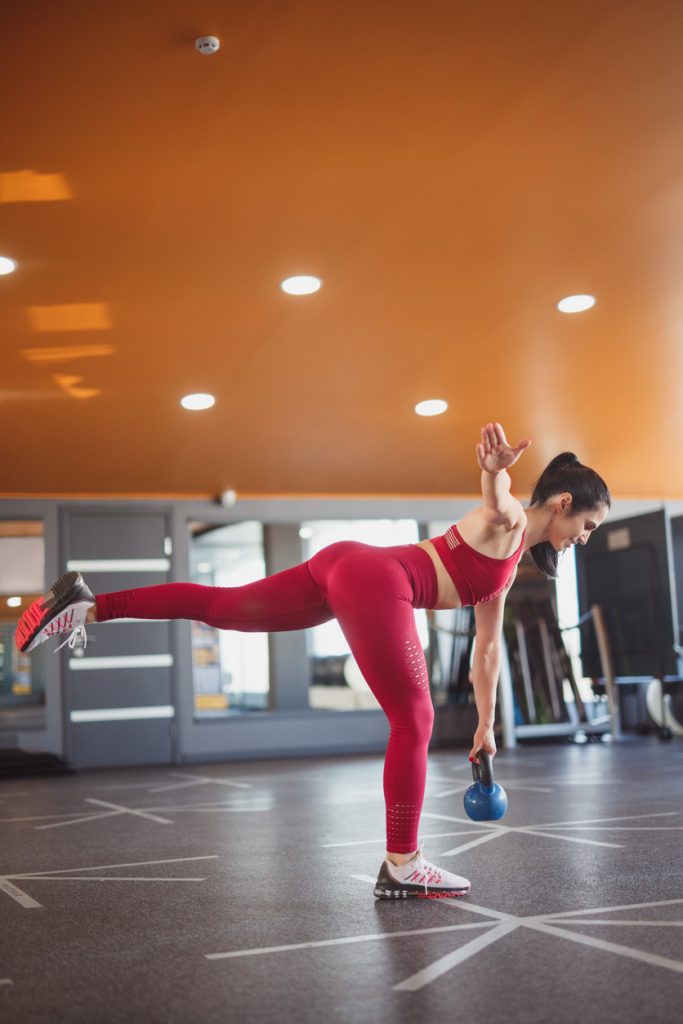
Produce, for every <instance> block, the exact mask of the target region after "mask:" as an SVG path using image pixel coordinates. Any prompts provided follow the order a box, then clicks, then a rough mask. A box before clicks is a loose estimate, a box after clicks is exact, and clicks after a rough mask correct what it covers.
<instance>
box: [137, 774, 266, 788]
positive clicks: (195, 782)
mask: <svg viewBox="0 0 683 1024" xmlns="http://www.w3.org/2000/svg"><path fill="white" fill-rule="evenodd" d="M169 776H170V778H172V779H186V780H189V781H186V782H172V783H168V784H164V785H162V786H155V787H154V788H153V789H150V790H149V792H150V793H164V792H167V791H168V790H171V789H182V788H183V787H184V786H205V785H208V784H212V785H215V786H234V787H235V788H236V789H253V788H254V787H253V785H252V783H250V782H234V781H233V780H232V779H212V778H211V776H210V775H188V774H186V773H185V772H169Z"/></svg>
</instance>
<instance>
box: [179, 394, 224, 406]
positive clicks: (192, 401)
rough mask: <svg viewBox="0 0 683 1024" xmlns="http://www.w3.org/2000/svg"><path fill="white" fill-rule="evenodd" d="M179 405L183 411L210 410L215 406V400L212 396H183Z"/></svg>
mask: <svg viewBox="0 0 683 1024" xmlns="http://www.w3.org/2000/svg"><path fill="white" fill-rule="evenodd" d="M180 404H181V405H182V407H183V409H210V408H211V406H212V405H215V404H216V399H215V398H214V397H213V395H185V397H184V398H181V400H180Z"/></svg>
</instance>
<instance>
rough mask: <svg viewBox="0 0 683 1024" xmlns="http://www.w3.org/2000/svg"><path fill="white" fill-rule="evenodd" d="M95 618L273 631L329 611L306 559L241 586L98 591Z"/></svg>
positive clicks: (325, 618)
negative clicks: (176, 621) (190, 622)
mask: <svg viewBox="0 0 683 1024" xmlns="http://www.w3.org/2000/svg"><path fill="white" fill-rule="evenodd" d="M96 615H97V621H98V622H106V621H107V620H109V619H121V618H133V619H194V620H195V621H198V622H206V623H207V625H209V626H217V627H218V628H219V629H236V630H239V631H240V632H243V633H271V632H280V631H283V630H292V629H306V628H308V627H310V626H318V625H320V624H321V623H323V622H329V620H330V619H332V618H333V614H332V612H331V611H330V609H329V608H328V607H327V605H326V604H325V600H324V597H323V595H322V594H321V592H320V589H319V588H318V586H317V585H316V583H315V582H314V580H313V578H312V577H311V574H310V572H309V571H308V568H307V565H306V563H304V564H302V565H297V566H294V567H293V568H292V569H285V570H284V571H283V572H278V573H275V574H274V575H273V576H268V577H266V578H265V579H263V580H256V581H255V582H254V583H247V584H245V585H244V586H242V587H205V586H201V585H200V584H198V583H163V584H161V585H159V586H155V587H139V588H137V589H136V590H122V591H117V592H115V593H112V594H99V595H97V597H96Z"/></svg>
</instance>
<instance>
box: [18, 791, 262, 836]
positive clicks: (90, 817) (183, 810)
mask: <svg viewBox="0 0 683 1024" xmlns="http://www.w3.org/2000/svg"><path fill="white" fill-rule="evenodd" d="M83 799H84V800H85V801H86V802H88V803H94V804H100V805H101V806H104V807H116V808H118V807H120V806H121V805H119V804H111V803H106V802H105V801H103V800H97V799H95V798H92V797H83ZM249 800H250V804H249V805H247V804H241V803H236V802H234V801H230V802H227V801H216V802H214V803H201V804H177V805H173V804H172V805H170V806H162V807H139V808H129V807H121V809H120V810H113V811H99V812H91V813H86V812H85V811H80V812H75V813H70V814H41V815H35V816H32V817H19V818H0V824H8V823H10V822H15V823H16V822H22V821H46V820H52V819H55V818H57V819H58V821H57V822H56V823H54V824H51V825H36V826H35V828H36V829H37V830H40V829H46V828H58V827H60V826H62V825H78V824H80V823H81V822H87V821H97V820H98V819H99V818H115V817H119V816H120V815H121V814H132V815H133V816H136V815H137V816H139V817H143V818H147V819H148V820H151V821H159V822H161V823H162V824H165V825H166V824H168V825H172V824H173V822H172V821H168V819H165V818H157V817H155V816H154V814H153V813H152V812H158V811H165V812H166V813H169V812H173V813H175V814H190V813H201V812H203V811H232V812H235V813H240V814H241V813H248V812H250V811H270V810H272V809H273V806H274V801H273V800H272V798H271V797H258V796H254V797H250V798H249Z"/></svg>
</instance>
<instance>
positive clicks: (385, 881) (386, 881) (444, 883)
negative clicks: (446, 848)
mask: <svg viewBox="0 0 683 1024" xmlns="http://www.w3.org/2000/svg"><path fill="white" fill-rule="evenodd" d="M423 846H424V842H422V843H420V844H419V846H418V849H417V853H416V854H415V856H414V857H413V859H412V860H409V861H408V862H407V863H406V864H401V865H400V866H399V865H397V864H392V863H391V861H390V860H385V861H384V862H383V863H382V867H381V868H380V869H379V874H378V876H377V881H376V882H375V896H377V898H378V899H380V900H389V899H403V898H408V897H411V896H412V897H415V898H417V899H423V900H434V899H440V898H442V897H445V896H466V895H467V893H468V892H469V891H470V888H471V886H470V882H469V879H467V878H463V877H462V876H461V875H454V874H452V873H451V872H450V871H445V870H444V869H443V868H437V867H436V865H435V864H431V863H430V862H429V861H428V860H425V859H424V857H423V856H422V847H423Z"/></svg>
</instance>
